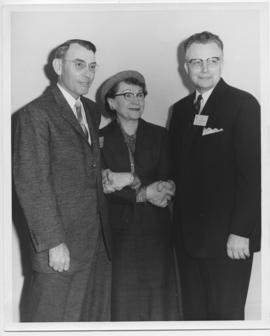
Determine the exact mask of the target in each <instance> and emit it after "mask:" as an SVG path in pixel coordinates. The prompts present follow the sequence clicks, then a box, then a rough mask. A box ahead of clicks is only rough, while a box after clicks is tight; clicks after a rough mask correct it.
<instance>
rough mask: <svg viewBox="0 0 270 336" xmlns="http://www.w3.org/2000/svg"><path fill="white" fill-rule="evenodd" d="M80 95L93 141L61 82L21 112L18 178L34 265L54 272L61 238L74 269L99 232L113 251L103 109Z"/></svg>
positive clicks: (16, 150) (87, 261)
mask: <svg viewBox="0 0 270 336" xmlns="http://www.w3.org/2000/svg"><path fill="white" fill-rule="evenodd" d="M81 101H82V103H83V105H84V109H85V112H86V117H87V121H88V125H89V129H90V133H91V139H92V146H90V145H89V143H88V141H87V139H86V137H85V135H84V133H83V131H82V129H81V127H80V126H79V123H78V121H77V120H76V117H75V116H74V114H73V112H72V110H71V108H70V106H69V105H68V103H67V101H66V100H65V98H64V97H63V95H62V93H61V92H60V90H59V89H58V87H52V88H50V89H49V90H47V91H46V92H45V93H44V94H43V95H42V96H41V97H39V98H37V99H36V100H34V101H33V102H31V103H30V104H28V105H27V106H26V107H24V108H23V109H22V110H21V111H19V112H18V115H17V118H16V119H17V122H16V126H15V131H14V137H13V139H14V145H13V178H14V184H15V188H16V192H17V194H18V198H19V201H20V203H21V206H22V209H23V211H24V214H25V217H26V220H27V223H28V226H29V231H30V236H31V241H32V243H33V247H34V250H33V268H34V269H35V270H37V271H41V272H53V270H52V269H51V268H50V267H48V250H49V249H50V248H52V247H54V246H57V245H58V244H60V243H62V242H65V243H66V244H67V246H68V248H69V250H70V255H71V265H70V270H69V271H70V272H72V271H75V270H78V269H81V268H83V267H85V266H87V265H89V264H90V263H91V260H92V259H91V258H92V256H93V254H94V251H95V248H96V244H97V239H98V236H99V235H100V234H103V236H104V237H105V245H106V247H107V251H108V254H110V252H109V250H110V233H109V229H108V227H107V225H108V224H107V220H106V216H107V214H106V205H105V203H104V195H103V192H102V183H101V174H100V168H101V167H100V152H99V144H98V134H97V132H98V122H99V115H98V112H97V110H96V105H95V103H94V102H92V101H90V100H89V99H87V98H84V97H81ZM100 217H101V223H102V230H101V226H100Z"/></svg>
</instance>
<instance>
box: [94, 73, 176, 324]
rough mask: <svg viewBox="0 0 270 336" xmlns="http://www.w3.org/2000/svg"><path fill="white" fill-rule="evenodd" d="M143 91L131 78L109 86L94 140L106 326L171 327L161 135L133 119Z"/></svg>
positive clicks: (172, 283) (170, 187) (172, 285)
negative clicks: (105, 237) (106, 273)
mask: <svg viewBox="0 0 270 336" xmlns="http://www.w3.org/2000/svg"><path fill="white" fill-rule="evenodd" d="M145 96H146V86H145V80H144V77H143V76H142V75H141V74H140V73H138V72H137V71H131V70H130V71H123V72H120V73H118V74H116V75H114V76H113V77H111V78H109V79H108V80H107V81H106V82H105V83H104V85H103V87H102V89H101V101H103V103H104V105H106V107H107V109H108V110H109V111H110V112H111V113H112V114H113V115H114V118H113V121H112V122H111V123H110V124H109V125H108V126H106V127H105V128H103V129H102V130H101V132H100V144H101V152H102V157H103V164H104V167H103V168H104V171H103V184H104V191H105V193H107V198H108V204H109V220H110V223H111V227H112V246H113V252H112V253H113V263H112V269H113V271H112V310H111V314H112V320H113V321H146V320H149V321H154V320H179V319H181V314H180V311H179V305H178V299H179V297H177V291H176V279H175V276H176V274H175V269H174V259H173V250H172V246H171V240H172V239H171V220H170V212H169V208H168V202H169V201H170V199H171V197H172V196H173V194H174V189H175V187H174V184H173V182H172V181H170V180H169V178H170V168H169V157H168V154H169V150H168V139H167V131H166V129H165V128H163V127H160V126H157V125H154V124H151V123H149V122H146V121H144V120H143V119H141V115H142V113H143V110H144V104H145Z"/></svg>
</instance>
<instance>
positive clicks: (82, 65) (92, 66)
mask: <svg viewBox="0 0 270 336" xmlns="http://www.w3.org/2000/svg"><path fill="white" fill-rule="evenodd" d="M63 61H65V62H70V63H73V65H74V68H75V70H76V71H83V70H85V69H86V68H87V67H88V70H89V71H90V72H93V73H95V72H96V71H97V68H98V64H97V63H96V62H93V63H88V64H87V63H86V62H85V61H82V60H68V59H65V58H64V59H63Z"/></svg>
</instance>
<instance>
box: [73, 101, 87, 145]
mask: <svg viewBox="0 0 270 336" xmlns="http://www.w3.org/2000/svg"><path fill="white" fill-rule="evenodd" d="M75 112H76V116H77V119H78V122H79V124H80V126H81V128H82V130H83V133H84V134H85V136H86V137H87V139H88V131H87V128H86V126H85V123H84V121H83V117H82V105H81V102H80V100H76V103H75Z"/></svg>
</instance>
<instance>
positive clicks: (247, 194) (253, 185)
mask: <svg viewBox="0 0 270 336" xmlns="http://www.w3.org/2000/svg"><path fill="white" fill-rule="evenodd" d="M234 152H235V161H236V167H235V169H236V188H235V206H234V211H233V216H232V224H231V233H234V234H237V235H240V236H244V237H250V235H251V233H252V232H253V230H254V227H255V226H256V225H260V200H261V175H260V171H261V155H260V107H259V104H258V102H257V101H256V100H255V98H254V97H252V96H248V97H247V99H243V100H242V101H241V103H240V106H239V112H238V115H237V120H236V124H235V129H234Z"/></svg>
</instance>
